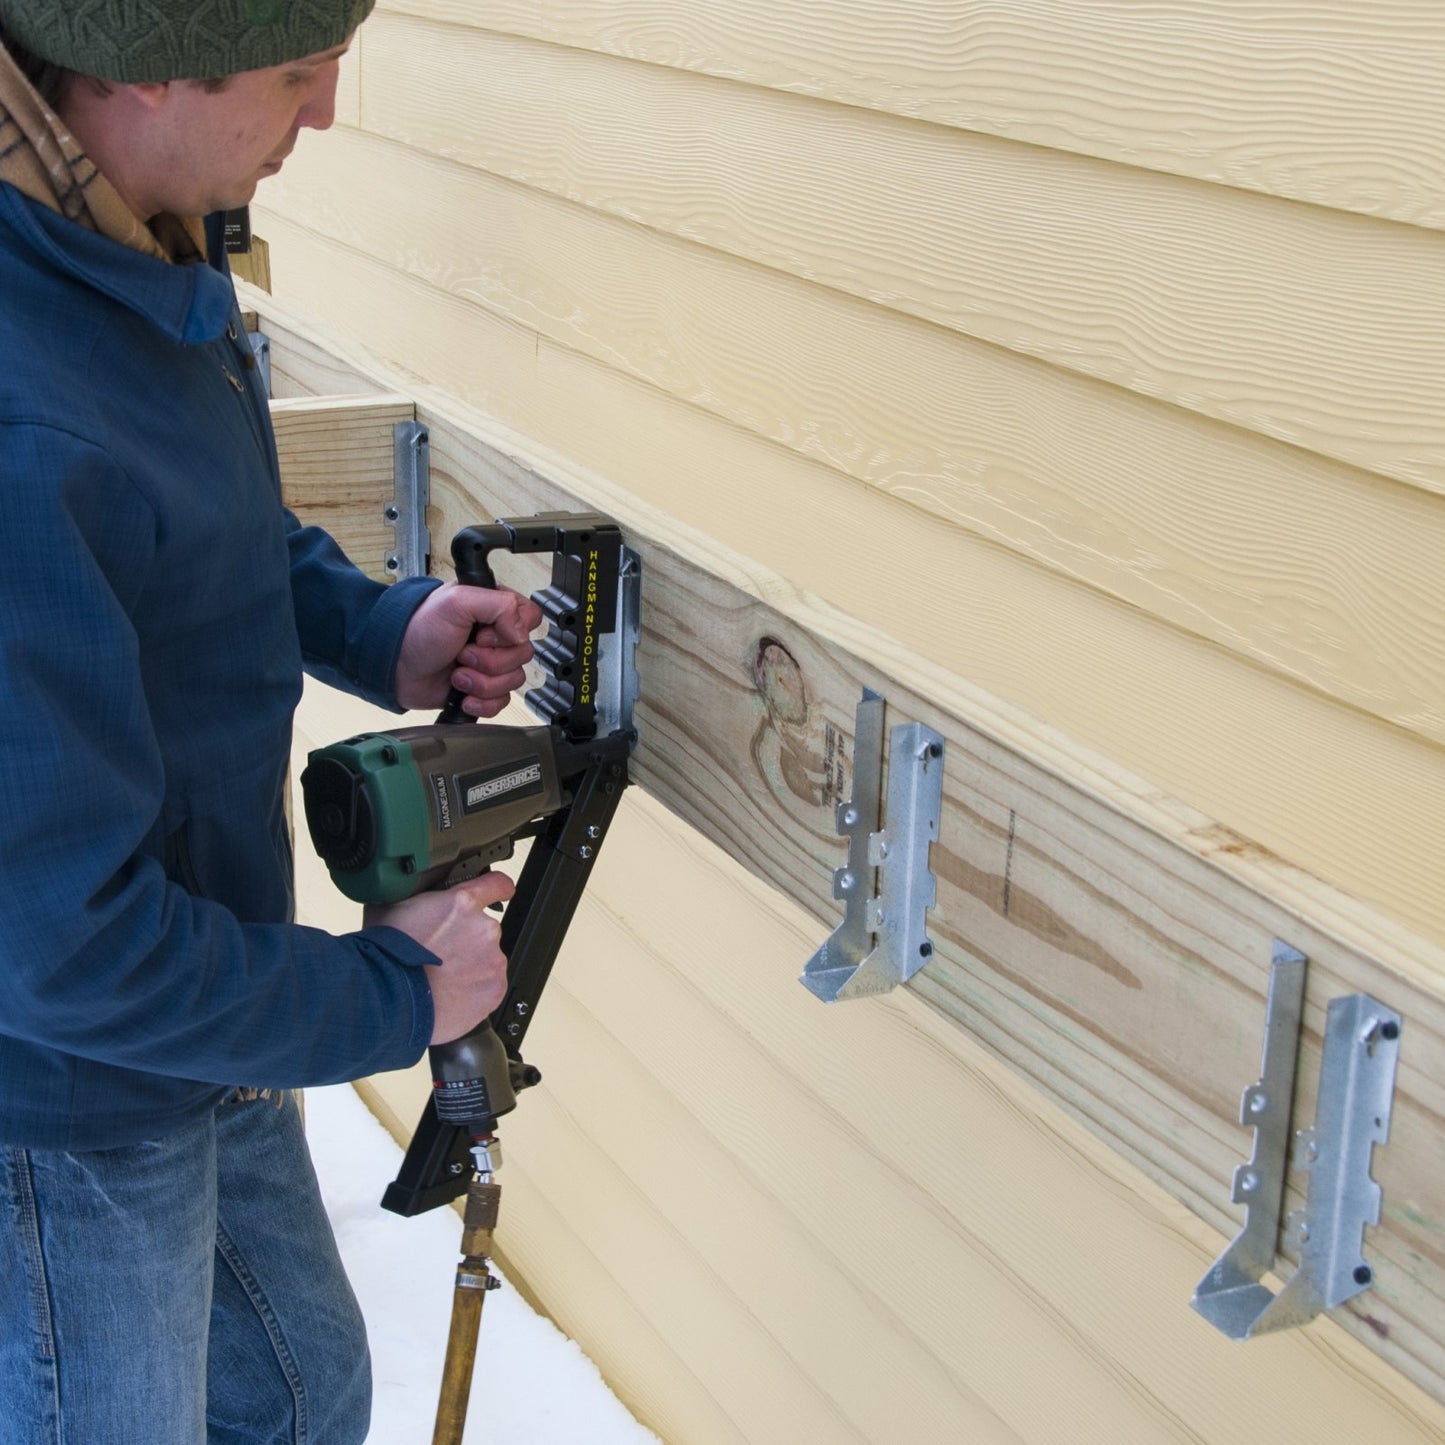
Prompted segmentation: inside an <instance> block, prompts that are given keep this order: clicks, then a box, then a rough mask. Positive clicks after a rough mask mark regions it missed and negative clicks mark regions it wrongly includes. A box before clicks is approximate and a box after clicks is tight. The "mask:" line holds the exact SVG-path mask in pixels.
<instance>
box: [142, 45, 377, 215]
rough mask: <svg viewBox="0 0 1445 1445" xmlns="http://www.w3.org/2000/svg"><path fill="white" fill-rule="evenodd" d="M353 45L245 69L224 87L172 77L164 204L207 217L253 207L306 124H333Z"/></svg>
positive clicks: (160, 178)
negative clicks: (345, 59) (341, 74)
mask: <svg viewBox="0 0 1445 1445" xmlns="http://www.w3.org/2000/svg"><path fill="white" fill-rule="evenodd" d="M349 43H350V42H349V41H348V42H347V44H343V45H338V46H336V47H335V48H334V49H332V50H326V51H322V52H320V53H319V54H317V55H308V56H306V57H304V58H303V59H301V60H293V61H290V62H288V63H287V64H285V65H274V66H270V67H268V68H267V69H265V70H246V71H242V72H241V73H240V74H239V75H233V76H232V77H231V78H230V79H229V80H228V81H227V82H226V84H225V85H224V86H223V87H222V88H221V89H220V90H207V89H206V88H205V87H204V86H202V85H199V84H197V83H195V82H192V81H173V82H171V84H170V85H169V86H168V87H167V91H168V94H167V97H166V102H165V107H164V111H165V124H164V126H163V127H162V129H161V132H160V136H159V141H160V146H159V152H158V157H159V159H160V160H161V162H162V164H161V165H160V166H159V168H158V169H157V171H156V173H155V178H154V180H153V184H154V186H155V187H156V188H157V192H158V194H157V199H158V201H159V203H160V204H159V209H161V210H166V211H170V212H171V213H172V214H173V215H178V216H204V215H207V214H209V213H210V212H212V211H229V210H235V209H237V208H239V207H241V206H244V205H246V204H247V203H248V202H249V201H250V199H251V197H252V196H253V195H254V194H255V192H256V187H257V185H258V184H259V183H260V182H261V181H262V180H263V179H264V178H265V177H266V176H270V175H275V174H276V172H277V171H279V170H280V169H281V163H282V161H284V160H285V159H286V157H287V156H288V155H290V154H291V151H292V148H293V147H294V146H295V144H296V140H297V137H298V136H299V135H300V133H301V131H302V130H304V129H306V128H308V127H309V128H311V129H313V130H325V129H326V128H327V127H328V126H329V125H330V124H331V122H332V120H333V119H334V117H335V111H336V78H337V74H338V71H339V68H340V67H339V62H340V60H341V57H342V56H343V55H344V54H345V53H346V50H347V46H348V45H349Z"/></svg>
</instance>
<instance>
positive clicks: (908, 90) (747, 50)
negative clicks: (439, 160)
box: [381, 0, 1445, 227]
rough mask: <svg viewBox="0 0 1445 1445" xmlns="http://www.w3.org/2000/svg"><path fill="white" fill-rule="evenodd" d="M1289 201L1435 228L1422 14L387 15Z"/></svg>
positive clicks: (508, 3)
mask: <svg viewBox="0 0 1445 1445" xmlns="http://www.w3.org/2000/svg"><path fill="white" fill-rule="evenodd" d="M381 8H382V9H383V10H386V11H390V12H393V13H395V14H398V15H400V14H408V15H416V16H423V17H428V18H431V19H435V20H443V21H449V22H452V23H456V24H469V25H478V26H485V27H486V28H487V29H489V30H495V31H500V32H506V33H509V34H514V35H519V36H527V37H531V38H533V39H536V40H543V41H549V42H552V43H554V44H557V45H566V46H575V47H579V48H585V49H591V50H597V51H601V52H603V53H605V54H609V55H615V56H619V57H623V58H628V59H634V60H640V61H646V62H648V63H649V64H653V65H659V66H668V67H672V68H675V69H686V70H695V71H701V72H705V73H707V74H710V75H715V76H719V77H722V78H726V79H731V80H739V81H745V82H747V83H748V84H750V85H756V86H765V87H768V88H773V89H780V90H787V91H794V92H797V93H800V94H803V95H810V96H816V97H818V98H820V99H826V100H833V101H838V102H841V103H843V104H845V105H854V106H864V107H868V108H871V109H877V110H883V111H889V112H892V113H894V114H898V115H904V116H911V117H915V118H917V119H919V120H927V121H933V122H935V123H937V124H939V125H947V126H955V127H959V128H962V129H965V130H973V131H980V132H986V133H988V134H991V135H996V136H1000V137H1002V138H1004V139H1009V140H1016V141H1026V142H1028V143H1030V144H1032V145H1039V146H1047V147H1049V148H1051V149H1056V150H1067V151H1077V152H1080V153H1082V154H1085V155H1093V156H1099V157H1102V158H1104V159H1106V160H1111V161H1118V162H1121V163H1122V164H1125V165H1131V166H1147V167H1150V168H1153V169H1156V170H1161V171H1168V172H1172V173H1174V174H1178V175H1184V176H1192V177H1194V178H1196V179H1199V180H1205V181H1217V182H1222V183H1224V184H1226V185H1232V186H1239V187H1243V188H1246V189H1250V190H1259V191H1265V192H1268V193H1271V194H1274V195H1279V196H1286V197H1289V198H1290V199H1292V200H1300V201H1309V202H1312V203H1314V204H1316V205H1322V206H1330V207H1334V208H1338V209H1341V210H1355V211H1361V212H1365V213H1367V214H1370V215H1375V216H1381V217H1389V218H1391V219H1393V220H1397V221H1408V222H1412V223H1414V224H1416V225H1423V226H1434V227H1440V226H1442V225H1445V200H1442V197H1445V113H1442V110H1441V106H1440V103H1439V102H1440V96H1441V94H1442V92H1445V24H1442V20H1441V14H1440V9H1439V6H1438V5H1436V4H1434V3H1433V0H1393V3H1380V0H1372V3H1370V4H1368V5H1362V4H1359V3H1358V0H1317V3H1312V4H1310V5H1308V6H1281V5H1278V4H1272V3H1268V0H1254V3H1251V0H1183V3H1169V4H1165V3H1160V4H1120V3H1117V0H1025V3H1011V4H1008V5H996V4H988V3H985V0H960V3H958V4H955V5H950V6H940V5H937V4H934V3H932V0H898V3H892V4H889V5H888V6H886V7H880V6H878V5H877V4H874V3H871V0H770V3H769V0H620V3H619V0H549V3H547V4H546V5H539V4H537V3H536V0H492V3H489V4H488V5H487V6H486V8H485V11H484V12H482V13H479V12H478V10H477V7H476V6H475V5H473V4H471V3H469V0H383V3H382V6H381Z"/></svg>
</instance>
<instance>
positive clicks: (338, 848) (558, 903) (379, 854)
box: [301, 513, 640, 1214]
mask: <svg viewBox="0 0 1445 1445" xmlns="http://www.w3.org/2000/svg"><path fill="white" fill-rule="evenodd" d="M499 550H500V551H508V552H515V553H550V554H551V556H552V580H551V585H550V586H548V587H547V588H545V589H544V590H542V591H540V592H537V593H534V594H533V600H534V601H535V602H537V604H538V605H539V606H540V607H541V609H542V613H543V616H544V618H545V619H546V621H547V623H548V632H547V635H546V636H545V637H544V638H543V639H542V640H540V641H539V642H538V643H536V645H535V650H536V655H537V659H538V661H539V662H540V663H541V664H542V666H543V668H544V669H545V670H546V679H545V681H544V682H543V684H542V685H541V686H540V687H538V688H534V689H533V690H532V691H531V692H529V693H528V694H527V696H526V702H527V704H528V706H529V707H530V708H531V709H532V711H533V712H535V713H536V714H537V715H538V716H539V717H540V718H541V719H543V723H542V725H541V726H536V727H520V728H519V727H506V726H497V725H486V724H477V723H474V722H469V721H465V720H464V714H463V713H462V711H461V701H462V699H461V695H460V694H458V693H455V692H453V694H452V696H451V697H450V698H449V699H448V702H447V706H446V708H445V709H444V710H443V712H442V714H441V717H440V719H439V721H438V722H437V723H435V724H433V725H431V726H426V727H411V728H398V729H395V730H393V731H391V732H385V733H381V732H378V733H366V734H362V735H361V736H359V737H354V738H347V739H346V740H344V741H342V742H339V743H334V744H332V745H331V746H330V747H326V748H321V749H318V750H317V751H315V752H313V753H312V754H311V755H310V757H309V759H308V760H307V767H306V770H305V772H304V773H303V774H302V775H301V784H302V793H303V797H304V800H305V809H306V820H307V825H308V827H309V829H310V832H311V837H312V841H313V843H314V844H315V847H316V851H317V853H318V854H319V855H320V856H321V858H322V860H323V861H324V862H325V863H326V865H327V867H328V869H329V870H330V872H331V876H332V878H333V880H334V881H335V883H336V885H337V886H338V887H339V888H340V889H341V891H342V892H343V893H345V894H346V895H347V897H349V898H352V899H355V900H357V901H358V902H362V903H383V904H384V903H394V902H397V901H399V900H400V899H403V898H407V897H410V896H411V895H412V894H414V893H418V892H421V891H422V890H424V889H429V888H438V887H451V886H454V885H455V884H457V883H460V882H463V881H465V880H466V879H468V878H474V877H477V876H478V875H479V874H481V873H482V872H484V871H485V870H486V869H487V868H489V867H490V866H491V865H492V864H493V863H497V862H500V861H502V860H504V859H506V858H509V857H510V856H511V855H512V851H513V848H514V846H515V844H516V843H517V842H518V841H520V840H522V839H531V840H532V841H531V847H530V849H529V851H528V855H527V860H526V863H525V865H524V866H523V868H522V871H521V873H520V875H519V876H518V878H517V891H516V894H515V896H514V897H513V899H512V901H511V903H510V904H509V905H508V906H507V909H506V913H505V915H504V917H503V920H502V940H501V941H502V948H503V951H504V952H505V953H506V955H507V960H508V985H509V987H508V993H507V996H506V998H505V999H504V1000H503V1002H502V1004H501V1007H500V1008H499V1009H498V1010H497V1011H496V1013H495V1014H493V1015H492V1016H491V1018H490V1019H484V1020H483V1021H482V1022H481V1023H480V1024H479V1025H478V1026H477V1028H476V1029H474V1030H473V1031H472V1032H471V1033H470V1034H468V1035H466V1036H465V1037H464V1038H461V1039H457V1040H455V1041H453V1042H452V1043H448V1044H442V1045H438V1046H434V1047H433V1048H432V1050H431V1063H432V1075H433V1082H434V1085H435V1088H434V1091H433V1098H432V1100H431V1101H430V1102H429V1103H428V1105H427V1107H426V1109H425V1110H424V1111H423V1114H422V1118H421V1121H420V1123H419V1124H418V1126H417V1130H416V1133H415V1135H414V1136H413V1139H412V1143H411V1147H410V1148H409V1149H408V1151H407V1155H406V1159H405V1160H404V1162H403V1164H402V1168H401V1171H400V1173H399V1175H398V1177H397V1179H396V1181H395V1182H394V1183H393V1184H392V1185H391V1186H390V1187H389V1189H388V1190H387V1193H386V1197H385V1198H384V1199H383V1201H382V1202H383V1204H384V1205H385V1207H386V1208H388V1209H391V1210H393V1211H395V1212H396V1213H399V1214H416V1213H419V1212H421V1211H422V1210H425V1209H431V1208H434V1207H435V1206H437V1205H439V1204H444V1203H446V1202H448V1201H449V1200H451V1199H454V1198H456V1197H458V1196H459V1195H461V1194H462V1193H463V1192H465V1190H466V1187H467V1184H468V1183H469V1181H470V1179H471V1175H472V1170H473V1168H474V1167H478V1163H479V1162H480V1165H481V1167H483V1168H486V1167H489V1166H488V1164H487V1156H486V1154H485V1144H484V1141H485V1140H487V1139H489V1138H490V1137H491V1134H492V1132H493V1130H494V1128H495V1123H496V1119H497V1117H498V1116H499V1115H501V1114H504V1113H506V1112H507V1111H508V1110H509V1109H510V1108H511V1107H512V1106H513V1104H514V1103H515V1096H516V1091H517V1090H518V1089H520V1088H524V1087H527V1086H529V1085H531V1084H534V1083H536V1082H537V1081H538V1080H539V1079H540V1077H541V1075H540V1074H539V1073H538V1071H537V1070H536V1069H534V1068H531V1067H529V1066H528V1065H526V1064H525V1063H524V1062H523V1061H522V1057H521V1053H520V1045H521V1041H522V1036H523V1035H524V1034H525V1032H526V1029H527V1025H528V1024H529V1023H530V1021H531V1019H532V1016H533V1014H534V1012H535V1009H536V1005H537V999H538V997H539V995H540V994H541V991H542V988H543V986H544V985H545V983H546V981H547V977H548V975H549V973H550V972H551V968H552V964H553V962H554V961H555V959H556V956H557V952H558V949H559V948H560V947H561V944H562V939H563V937H564V935H565V934H566V931H567V927H568V925H569V924H570V922H571V919H572V915H573V913H574V911H575V909H576V906H577V903H578V901H579V900H580V898H581V895H582V891H583V888H584V887H585V885H586V881H587V877H588V875H589V873H590V871H591V868H592V864H593V863H594V862H595V860H596V857H597V852H598V849H599V848H600V847H601V844H602V840H603V838H604V837H605V835H606V832H607V828H608V825H609V823H610V822H611V819H612V815H613V813H614V811H615V810H616V807H617V803H618V801H619V800H620V797H621V794H622V790H623V789H624V788H625V787H626V786H627V782H628V776H627V760H628V757H629V754H630V752H631V749H632V744H633V742H634V740H635V736H636V735H635V733H634V732H633V730H632V705H633V702H634V701H635V698H636V691H637V688H636V674H635V672H634V668H633V651H634V648H635V645H636V640H637V628H638V606H639V594H640V569H639V566H638V562H637V559H636V557H635V556H634V555H633V554H632V553H631V552H630V551H629V550H628V549H627V548H626V547H625V546H624V545H623V541H622V536H621V533H620V531H619V530H618V528H617V526H616V524H615V523H614V522H612V521H611V520H610V519H609V518H607V517H603V516H601V515H599V514H597V513H584V514H573V513H551V514H542V515H539V516H536V517H530V518H509V519H503V520H500V521H498V522H495V523H491V524H488V525H485V526H476V527H468V528H465V529H463V530H462V531H461V532H459V533H458V534H457V536H456V538H455V539H454V540H453V543H452V557H453V560H454V562H455V563H456V570H457V578H458V580H459V581H462V582H466V583H470V584H472V585H474V586H482V587H494V586H495V585H496V581H495V578H494V576H493V574H492V570H491V564H490V560H489V558H490V554H491V553H492V552H494V551H499ZM479 1150H480V1151H482V1152H481V1153H480V1154H479V1153H478V1151H479ZM469 1156H470V1157H469Z"/></svg>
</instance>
